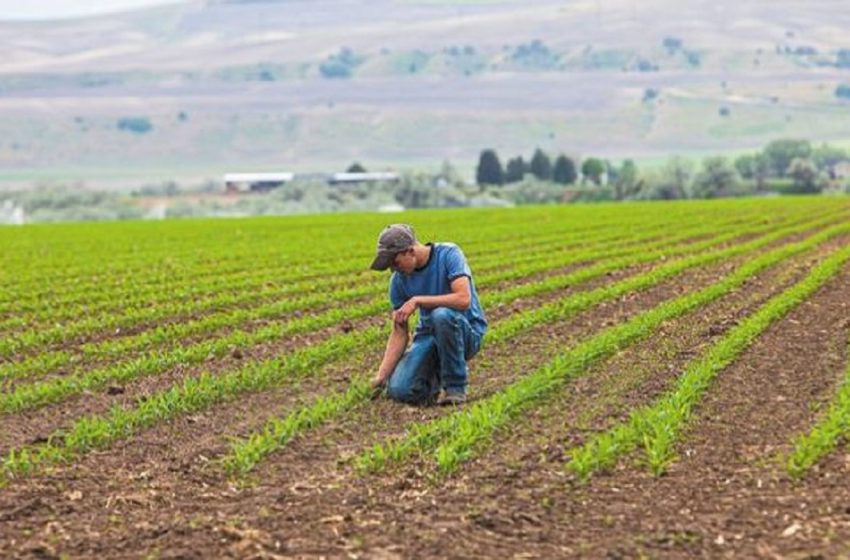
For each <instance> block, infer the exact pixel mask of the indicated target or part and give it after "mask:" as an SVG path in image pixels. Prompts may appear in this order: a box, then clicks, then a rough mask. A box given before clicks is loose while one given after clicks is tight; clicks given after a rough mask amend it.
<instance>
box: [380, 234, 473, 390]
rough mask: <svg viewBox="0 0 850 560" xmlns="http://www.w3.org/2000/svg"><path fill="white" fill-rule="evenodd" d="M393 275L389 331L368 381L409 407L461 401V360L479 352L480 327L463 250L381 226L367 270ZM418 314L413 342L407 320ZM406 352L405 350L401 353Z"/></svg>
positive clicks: (464, 383) (464, 371)
mask: <svg viewBox="0 0 850 560" xmlns="http://www.w3.org/2000/svg"><path fill="white" fill-rule="evenodd" d="M387 268H392V269H393V275H392V277H391V279H390V302H391V303H392V307H393V310H394V311H393V313H392V319H393V321H392V323H393V327H392V333H390V339H389V341H388V342H387V349H386V351H385V352H384V358H383V360H381V365H380V367H379V368H378V373H377V374H376V375H375V377H374V379H373V380H372V386H373V387H375V388H376V389H378V388H381V387H384V386H386V390H387V394H388V395H389V396H390V398H392V399H395V400H398V401H402V402H406V403H411V404H430V403H436V404H440V405H459V404H463V403H464V402H466V387H467V368H466V361H467V360H468V359H470V358H472V357H473V356H475V354H477V353H478V350H479V349H480V348H481V339H482V338H483V337H484V333H485V332H486V331H487V321H486V319H485V318H484V312H483V311H482V310H481V306H480V305H479V303H478V294H477V292H476V291H475V282H474V281H473V280H472V272H471V271H470V269H469V264H468V263H467V262H466V257H464V255H463V252H462V251H461V250H460V248H459V247H458V246H457V245H455V244H453V243H427V244H425V245H423V244H421V243H419V241H417V240H416V235H415V234H414V232H413V228H411V227H410V226H409V225H406V224H395V225H391V226H388V227H387V228H385V229H384V231H383V232H381V235H380V237H379V238H378V254H377V256H376V257H375V260H374V262H372V269H373V270H386V269H387ZM417 309H419V323H418V324H417V326H416V331H415V332H414V335H413V344H411V345H410V348H409V349H407V343H408V337H409V334H408V319H409V318H410V316H411V315H412V314H413V312H414V311H416V310H417ZM406 349H407V351H406V352H405V350H406Z"/></svg>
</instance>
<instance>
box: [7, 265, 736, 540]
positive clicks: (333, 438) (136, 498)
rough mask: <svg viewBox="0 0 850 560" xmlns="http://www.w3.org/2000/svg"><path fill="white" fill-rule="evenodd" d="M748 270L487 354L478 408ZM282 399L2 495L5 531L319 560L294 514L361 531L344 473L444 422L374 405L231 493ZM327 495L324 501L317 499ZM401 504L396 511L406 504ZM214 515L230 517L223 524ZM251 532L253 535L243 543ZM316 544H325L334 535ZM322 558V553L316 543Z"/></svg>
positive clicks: (302, 443)
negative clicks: (231, 468) (565, 349)
mask: <svg viewBox="0 0 850 560" xmlns="http://www.w3.org/2000/svg"><path fill="white" fill-rule="evenodd" d="M739 264H740V259H738V260H735V259H733V260H729V261H727V262H724V263H722V264H720V265H716V266H713V267H709V268H707V269H701V270H693V271H689V272H687V273H686V274H684V275H683V276H682V277H681V278H679V279H675V280H671V281H667V282H664V283H662V284H661V285H659V286H657V287H655V288H652V289H650V290H647V291H646V292H643V293H640V294H635V295H631V296H627V297H624V298H621V299H620V300H618V301H616V302H611V303H609V304H606V305H605V306H600V307H599V308H596V309H594V310H591V311H589V312H585V313H582V314H580V315H579V316H577V317H576V318H574V319H573V320H570V321H566V322H563V323H559V324H555V325H548V326H546V327H544V328H542V329H539V330H538V331H536V332H534V333H529V334H528V335H524V336H522V337H519V338H518V339H517V340H516V341H515V343H514V344H513V345H511V346H507V345H505V346H504V347H499V346H495V347H493V348H488V349H486V351H485V352H484V354H483V355H482V359H481V360H475V361H474V365H473V369H472V372H471V375H472V380H473V381H472V382H473V397H474V398H476V397H481V396H483V395H485V394H487V393H489V392H492V391H494V390H497V389H498V388H500V387H504V386H505V385H506V384H507V383H508V382H510V381H512V380H513V379H514V378H515V377H516V376H518V375H522V374H523V373H525V372H527V371H530V370H532V369H534V368H536V367H538V366H539V365H541V364H542V363H545V362H546V361H548V359H549V357H550V356H551V352H552V351H553V350H554V348H555V346H564V345H569V344H570V343H572V342H575V341H577V340H580V339H581V338H582V337H585V336H587V335H588V334H590V333H592V332H596V331H598V330H599V329H601V328H603V327H604V326H606V325H610V324H614V323H615V322H619V321H622V320H623V319H625V318H626V317H629V316H633V315H634V314H636V313H638V312H640V311H643V310H646V309H648V308H650V307H652V306H653V305H655V304H657V303H658V302H660V301H662V300H664V299H668V298H670V297H672V296H674V295H678V294H681V293H684V292H686V291H690V290H693V289H697V288H698V287H701V286H705V285H708V284H710V283H713V282H715V281H716V280H718V279H719V278H720V277H722V276H724V275H725V274H727V273H728V272H729V271H731V270H732V269H734V267H736V266H738V265H739ZM530 303H531V302H528V301H526V302H523V305H522V307H524V308H527V307H528V306H529V304H530ZM507 312H508V313H509V312H510V311H507ZM496 314H498V312H496ZM492 318H493V315H491V319H492ZM368 358H369V360H368V361H367V360H363V361H360V362H357V361H351V362H350V363H347V364H344V365H343V366H342V367H341V369H334V371H335V373H329V376H331V377H332V376H333V375H338V376H339V380H338V381H337V383H339V385H344V382H345V378H346V376H350V375H352V374H362V372H363V369H364V368H369V367H370V366H372V367H374V364H375V363H376V361H375V360H376V359H377V357H376V356H375V355H371V356H368ZM517 360H519V362H517ZM309 383H310V382H309V381H306V382H305V383H304V384H302V387H301V389H302V391H301V392H300V393H298V394H297V396H293V395H292V393H291V392H290V394H289V395H288V396H289V398H288V399H286V401H287V402H286V403H284V404H287V405H289V406H291V405H292V404H291V403H294V402H296V401H297V400H299V399H303V398H306V397H309V396H310V395H312V394H320V392H321V391H325V390H327V389H328V386H327V385H332V383H330V384H322V385H321V386H319V387H309ZM282 394H283V393H282V392H280V391H277V392H276V391H270V392H266V393H263V394H260V395H250V396H246V397H245V398H244V399H242V400H240V401H239V402H237V403H228V404H226V405H223V406H219V407H216V408H215V409H214V410H212V411H210V412H209V413H203V414H198V415H194V416H192V417H186V418H180V419H177V420H175V421H174V422H171V423H169V424H167V425H163V426H158V427H156V428H154V429H152V430H147V431H145V432H144V433H142V434H139V435H137V436H134V437H133V438H131V439H130V440H128V441H125V442H120V443H118V444H116V445H115V446H114V447H113V448H112V449H110V450H107V451H104V452H100V453H97V454H93V455H91V456H88V457H86V458H84V459H82V460H80V461H79V462H78V463H76V464H75V465H72V466H69V467H63V468H61V469H57V470H56V472H55V473H53V474H52V475H50V476H38V477H35V478H33V479H30V480H25V481H21V482H17V483H13V484H12V486H11V487H10V488H8V489H6V490H4V491H3V492H0V505H2V506H3V507H5V506H8V505H11V504H30V506H29V507H28V508H26V509H24V510H22V511H21V512H19V513H18V514H16V515H14V516H12V517H10V518H9V519H7V521H6V522H5V523H4V525H5V527H4V528H3V529H2V530H3V531H4V532H9V533H11V534H15V535H23V536H21V537H20V538H21V539H23V540H22V541H20V542H25V543H27V544H26V546H41V545H43V544H44V542H45V531H46V530H47V524H48V523H49V521H47V520H49V519H52V517H53V515H55V510H56V508H70V509H69V510H68V511H70V512H73V515H71V516H64V518H63V520H62V522H61V526H62V529H63V530H65V531H71V532H73V533H74V535H75V538H74V539H73V543H67V545H65V544H63V545H62V546H58V545H57V546H55V547H54V548H55V549H56V550H60V551H69V552H72V553H74V554H80V553H81V554H92V555H96V554H98V553H99V552H103V551H106V550H112V551H116V550H117V551H124V552H125V553H127V554H133V553H134V551H138V550H139V542H140V541H139V539H142V541H144V542H145V543H146V544H145V545H144V546H146V547H149V546H159V545H160V544H162V543H163V542H168V547H169V550H180V547H182V546H184V545H185V546H187V547H190V548H191V547H195V546H198V544H197V543H195V540H196V539H198V538H201V536H202V534H206V535H207V536H208V537H209V535H210V534H215V535H216V536H215V539H224V540H225V541H226V542H225V544H231V541H233V542H235V543H236V544H235V546H237V547H239V546H243V545H244V546H253V544H251V543H248V544H246V543H245V542H244V541H245V539H244V538H242V537H239V535H243V536H244V535H246V534H247V535H249V536H250V535H255V534H254V533H251V532H250V531H251V529H250V527H254V526H258V525H262V524H265V525H264V527H265V528H264V529H263V530H262V531H261V532H259V533H256V535H259V536H257V538H258V539H260V540H261V541H262V542H263V543H265V544H261V545H259V546H262V547H264V548H267V549H269V550H273V549H274V548H275V547H274V541H268V540H267V539H266V536H268V538H272V536H274V535H273V533H274V532H273V531H270V530H269V528H271V527H272V526H275V524H278V523H279V524H281V525H280V526H281V527H285V530H284V529H281V532H280V534H277V535H276V536H274V539H275V540H277V541H280V542H282V543H283V544H282V545H281V546H284V545H285V547H286V548H287V549H288V550H290V551H293V550H298V551H300V552H302V553H305V554H309V546H311V545H309V543H308V542H307V540H309V539H307V540H305V542H304V543H302V544H297V542H296V541H295V540H293V539H294V535H295V534H300V535H301V538H304V535H303V533H301V532H300V531H299V528H298V523H299V522H298V521H297V519H293V518H292V515H289V514H285V513H283V512H284V511H296V506H297V505H300V507H302V508H307V509H305V510H304V511H302V512H301V514H306V513H308V512H309V513H310V515H307V516H306V517H305V518H304V519H305V522H306V521H307V520H309V521H310V522H311V523H314V524H315V523H319V526H320V527H324V528H326V529H327V530H328V531H331V530H332V529H339V526H340V523H341V524H342V525H341V526H343V527H344V526H345V525H346V523H344V521H345V515H348V516H349V517H350V518H351V519H354V518H355V517H357V521H358V522H359V521H361V520H362V519H361V513H360V512H361V511H363V507H362V506H363V504H369V503H371V502H370V500H373V499H374V497H375V496H371V497H370V495H369V493H368V490H369V487H370V486H371V485H372V482H370V483H369V484H366V485H360V484H357V483H356V482H355V484H354V486H353V490H351V491H349V492H350V495H342V496H339V495H338V492H339V488H340V487H343V486H350V483H351V482H352V479H351V476H352V473H351V472H350V469H348V468H347V467H346V466H345V463H346V460H347V459H348V458H350V457H351V456H353V455H354V454H355V453H357V452H360V451H362V450H363V449H364V447H365V446H366V445H368V444H369V442H371V441H380V440H381V439H382V438H383V437H385V436H388V435H392V434H396V435H398V434H401V433H402V432H403V430H404V427H405V426H407V425H409V424H410V423H412V422H419V421H424V420H427V419H429V418H433V417H435V416H438V415H440V414H444V413H445V412H446V411H444V410H438V409H420V408H412V407H405V406H400V405H396V404H394V403H390V402H388V401H378V402H375V403H372V404H371V405H369V406H366V407H364V408H363V409H361V410H360V411H359V412H357V413H355V414H351V415H349V416H348V417H346V418H345V419H343V420H341V421H339V422H337V423H334V424H333V425H331V426H328V427H325V428H321V429H319V430H317V431H316V432H315V433H314V434H311V435H310V436H309V437H305V438H303V439H301V440H297V441H296V442H293V444H292V445H291V446H290V447H289V448H288V449H287V450H285V451H284V452H282V453H279V454H278V455H276V456H275V457H273V458H272V459H271V460H269V461H268V463H267V464H266V465H265V466H264V467H262V468H261V469H260V471H259V473H258V475H257V479H256V480H257V481H258V483H257V486H255V487H248V488H228V487H227V485H225V484H223V482H222V478H221V474H220V469H219V468H218V466H217V465H215V464H214V463H213V462H212V460H214V459H215V458H216V457H217V456H218V455H220V454H221V452H222V451H223V450H224V449H225V444H224V443H223V434H226V433H231V434H232V433H242V432H243V431H244V430H245V429H246V428H249V427H251V426H254V427H256V426H257V425H259V424H260V423H261V422H262V419H264V418H265V417H267V416H268V414H269V411H271V410H281V408H282V407H281V404H282V403H281V401H280V398H281V396H282ZM340 464H342V467H343V468H340ZM106 473H108V475H107V474H106ZM373 482H374V481H373ZM386 482H387V484H389V486H387V487H386V488H381V486H382V484H378V485H377V487H378V489H379V490H380V491H381V492H383V491H386V492H389V494H387V498H391V497H392V496H395V497H396V498H397V497H398V496H399V495H400V494H402V495H403V494H404V493H405V492H419V490H417V489H416V488H414V487H412V486H411V487H409V488H405V487H404V485H405V480H403V479H402V480H398V479H397V478H395V477H389V478H388V480H387V481H386ZM212 488H218V490H211V489H212ZM363 491H366V494H363ZM317 494H318V495H319V497H321V496H325V497H324V498H321V499H317ZM328 500H330V501H328ZM334 500H346V503H345V504H337V505H339V509H340V511H343V512H348V513H347V514H341V515H342V517H343V522H339V523H338V522H337V521H336V520H337V518H336V517H334V516H335V515H336V514H335V513H334V512H335V511H336V508H335V507H334V505H333V504H334ZM393 503H396V504H397V499H396V500H395V502H393ZM358 504H359V505H358ZM316 507H319V508H326V509H325V510H320V509H316ZM215 512H226V513H225V519H222V518H220V515H219V514H218V513H215ZM252 512H253V513H252ZM263 512H265V513H263ZM370 512H371V510H370ZM324 514H327V515H326V517H329V518H331V519H330V520H329V521H327V522H326V524H327V526H326V527H325V525H322V523H323V522H322V517H321V516H322V515H324ZM370 515H372V514H371V513H370ZM281 516H282V517H281ZM370 519H371V517H370ZM270 524H271V525H270ZM245 527H249V529H245ZM54 530H55V527H54ZM231 530H232V531H231ZM245 530H248V533H243V532H244V531H245ZM222 531H224V533H227V534H224V533H221V532H222ZM229 531H231V532H229ZM27 532H29V533H30V536H29V537H27V535H26V533H27ZM318 534H319V535H322V538H327V534H326V532H320V533H318ZM93 535H96V536H97V538H94V536H93ZM234 535H236V536H235V537H234ZM251 538H253V537H251ZM251 538H249V539H248V540H251ZM281 539H282V540H281ZM207 540H208V541H209V539H207ZM355 540H356V539H355ZM334 542H336V541H334ZM214 543H215V540H213V541H210V544H214ZM269 543H271V544H269ZM325 544H327V542H325ZM314 546H322V545H321V543H320V542H319V541H316V542H315V545H314ZM340 546H342V545H340ZM172 547H176V548H172ZM237 555H238V554H237Z"/></svg>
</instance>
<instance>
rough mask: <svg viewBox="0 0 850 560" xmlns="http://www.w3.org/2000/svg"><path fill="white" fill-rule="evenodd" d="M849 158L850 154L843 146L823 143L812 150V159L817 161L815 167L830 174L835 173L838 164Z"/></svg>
mask: <svg viewBox="0 0 850 560" xmlns="http://www.w3.org/2000/svg"><path fill="white" fill-rule="evenodd" d="M847 160H850V154H848V153H847V152H846V151H845V150H842V149H841V148H836V147H835V146H830V145H829V144H821V145H820V146H817V147H815V148H814V149H813V150H812V161H813V162H814V163H815V167H817V168H818V170H819V171H826V172H827V173H829V174H830V175H833V174H834V168H835V166H836V165H838V164H839V163H841V162H842V161H847ZM834 178H835V177H833V179H834Z"/></svg>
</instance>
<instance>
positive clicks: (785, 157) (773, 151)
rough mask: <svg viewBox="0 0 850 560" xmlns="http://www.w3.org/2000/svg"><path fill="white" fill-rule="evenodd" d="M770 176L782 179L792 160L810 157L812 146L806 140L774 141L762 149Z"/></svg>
mask: <svg viewBox="0 0 850 560" xmlns="http://www.w3.org/2000/svg"><path fill="white" fill-rule="evenodd" d="M764 155H765V157H767V160H768V165H769V166H770V171H771V174H772V175H773V176H774V177H784V176H785V172H786V171H787V170H788V166H789V165H791V161H792V160H794V158H801V159H808V158H809V157H811V155H812V145H811V144H810V143H809V141H808V140H794V139H784V140H774V141H773V142H771V143H770V144H768V145H767V146H766V147H765V149H764Z"/></svg>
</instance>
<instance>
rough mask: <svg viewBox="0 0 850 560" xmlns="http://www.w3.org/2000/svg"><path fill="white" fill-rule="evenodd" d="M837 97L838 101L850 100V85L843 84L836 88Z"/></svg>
mask: <svg viewBox="0 0 850 560" xmlns="http://www.w3.org/2000/svg"><path fill="white" fill-rule="evenodd" d="M835 97H837V98H838V99H850V85H847V84H841V85H839V86H838V87H836V88H835Z"/></svg>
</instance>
